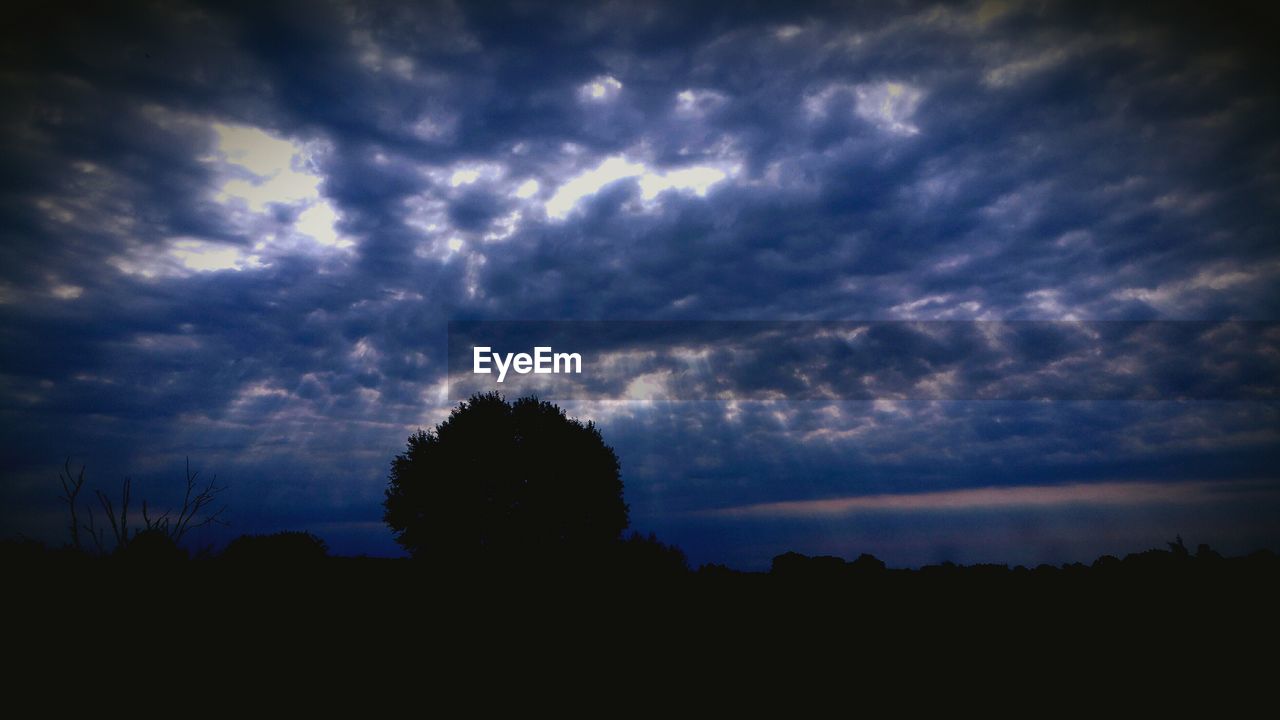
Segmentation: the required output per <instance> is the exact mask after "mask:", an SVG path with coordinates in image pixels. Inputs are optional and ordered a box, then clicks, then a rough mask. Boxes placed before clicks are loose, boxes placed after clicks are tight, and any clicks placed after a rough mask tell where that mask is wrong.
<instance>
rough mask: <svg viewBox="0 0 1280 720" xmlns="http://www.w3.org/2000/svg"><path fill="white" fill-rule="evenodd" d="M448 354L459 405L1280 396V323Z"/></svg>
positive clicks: (616, 333)
mask: <svg viewBox="0 0 1280 720" xmlns="http://www.w3.org/2000/svg"><path fill="white" fill-rule="evenodd" d="M448 352H449V378H448V393H449V397H450V399H451V400H454V401H457V400H461V399H465V398H466V397H468V396H470V395H472V394H473V393H476V392H487V391H492V390H497V391H501V392H503V393H504V394H507V395H512V396H515V395H528V394H536V395H538V396H539V397H542V398H544V399H547V400H558V399H562V400H569V399H582V400H722V401H733V400H752V401H758V400H1029V401H1055V400H1126V401H1131V400H1159V401H1170V400H1276V399H1280V323H1275V322H1254V321H1222V322H1215V321H1138V322H1129V321H874V322H852V321H850V322H818V321H765V322H757V321H548V322H532V321H458V322H451V323H449V347H448ZM477 368H479V369H482V370H488V372H481V373H477V372H475V370H476V369H477ZM499 379H501V382H499Z"/></svg>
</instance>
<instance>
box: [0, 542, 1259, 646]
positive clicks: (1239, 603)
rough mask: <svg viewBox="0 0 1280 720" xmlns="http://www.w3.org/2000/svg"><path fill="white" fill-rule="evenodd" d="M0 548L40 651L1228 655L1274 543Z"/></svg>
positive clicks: (1254, 641) (1242, 630) (1250, 637)
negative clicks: (982, 557) (344, 648)
mask: <svg viewBox="0 0 1280 720" xmlns="http://www.w3.org/2000/svg"><path fill="white" fill-rule="evenodd" d="M5 550H6V552H5V558H4V562H5V566H6V567H5V575H6V576H7V578H8V579H9V582H8V583H6V585H7V589H6V591H5V594H6V595H7V599H8V602H7V604H8V606H9V610H8V611H7V612H8V613H9V615H10V617H11V618H13V619H15V620H16V622H13V623H11V626H10V628H11V631H12V632H11V636H10V637H11V639H13V640H17V639H18V638H19V637H22V636H26V641H25V642H27V643H29V644H28V645H27V646H26V647H27V649H28V650H32V651H35V652H37V653H40V652H49V653H51V654H53V655H57V654H60V653H65V652H66V647H67V646H66V645H59V644H58V643H59V642H63V643H70V644H71V646H73V647H83V646H85V645H86V644H97V643H99V642H107V643H108V644H110V642H122V643H123V642H125V638H129V639H130V640H129V642H138V643H142V644H143V645H145V644H146V643H147V642H148V638H153V639H154V641H155V642H163V643H164V644H165V645H166V646H170V645H171V644H172V643H173V642H180V643H181V644H183V646H184V647H187V648H189V649H190V650H191V651H195V649H196V648H204V649H205V651H210V652H212V651H223V650H227V649H229V648H240V649H245V648H253V647H263V646H266V647H273V648H276V649H278V650H280V649H285V648H294V649H296V648H299V647H310V646H316V645H319V646H324V647H337V646H340V645H346V644H350V643H355V644H365V643H371V644H382V643H387V644H391V645H396V646H402V647H406V648H411V647H415V646H416V643H417V642H424V643H426V644H427V646H430V647H433V648H436V650H439V649H441V648H444V647H450V648H453V651H457V652H460V653H462V655H467V654H469V653H480V654H483V653H485V652H487V651H486V648H489V649H493V648H495V647H497V646H498V645H502V644H504V643H510V642H515V641H517V640H519V641H520V642H522V643H529V642H535V643H551V644H552V645H555V646H557V647H562V646H566V645H576V644H581V645H582V646H584V647H585V646H594V647H596V648H597V649H598V650H600V651H603V650H604V649H606V648H609V647H616V648H621V649H626V650H628V651H642V650H646V649H647V650H650V651H659V652H661V651H663V648H664V647H665V648H668V650H670V649H672V648H676V647H681V648H695V649H697V650H696V652H709V653H715V654H719V653H723V652H725V651H726V650H727V649H728V648H744V649H752V648H754V651H759V650H760V649H761V648H765V647H791V648H793V649H794V650H795V651H797V652H804V651H803V648H810V649H812V648H814V647H826V648H828V649H838V648H843V650H838V651H839V652H849V653H855V654H859V655H863V654H865V653H868V652H873V650H874V651H875V652H888V653H890V654H903V655H907V654H911V653H913V652H915V650H913V648H915V649H918V648H920V647H923V646H929V647H933V648H935V649H937V648H941V649H942V652H943V654H952V653H959V654H960V655H963V654H964V652H966V650H965V648H969V649H972V648H975V647H993V646H1001V647H1004V648H1006V649H1013V648H1022V649H1023V651H1025V652H1028V653H1032V654H1039V653H1042V652H1043V651H1044V650H1045V649H1046V648H1059V649H1060V652H1063V653H1066V652H1072V653H1075V652H1082V653H1086V654H1088V655H1090V656H1092V657H1093V658H1094V659H1093V661H1094V662H1112V661H1116V660H1117V656H1116V653H1120V655H1121V656H1123V655H1124V654H1126V653H1135V654H1141V655H1145V656H1148V657H1153V656H1159V655H1160V654H1161V653H1165V652H1168V653H1172V654H1173V655H1180V654H1182V653H1185V652H1188V651H1189V650H1188V649H1189V648H1192V647H1200V648H1204V647H1209V648H1217V652H1218V653H1220V654H1219V655H1215V658H1216V659H1215V660H1214V662H1215V663H1218V664H1219V665H1220V664H1222V663H1224V662H1233V661H1235V660H1238V659H1239V657H1238V655H1239V653H1240V652H1241V648H1248V647H1253V648H1255V649H1256V650H1258V651H1261V652H1263V653H1264V655H1265V656H1267V657H1273V656H1274V652H1275V651H1274V645H1273V644H1272V643H1273V641H1274V640H1275V639H1276V628H1277V608H1280V603H1278V602H1277V601H1280V557H1277V556H1276V555H1275V554H1274V553H1270V552H1259V553H1255V554H1252V555H1250V556H1247V557H1237V558H1223V557H1220V556H1218V555H1217V554H1216V553H1213V552H1212V551H1207V552H1206V551H1205V550H1202V551H1201V552H1200V553H1198V554H1196V553H1188V552H1186V551H1185V550H1183V549H1181V548H1180V547H1173V548H1172V549H1171V550H1150V551H1147V552H1143V553H1136V554H1133V555H1129V556H1127V557H1125V558H1123V559H1117V558H1111V557H1105V558H1102V559H1099V560H1098V561H1096V562H1094V563H1093V564H1091V565H1083V564H1075V565H1067V566H1062V567H1053V566H1047V565H1045V566H1040V567H1038V568H1032V569H1027V568H1022V567H1017V568H1012V569H1011V568H1008V567H1006V566H996V565H977V566H956V565H950V564H944V565H937V566H927V567H924V568H920V569H915V570H908V569H890V568H886V567H884V565H883V564H882V563H880V562H879V561H878V560H876V559H874V558H871V557H870V556H863V557H861V558H859V559H857V560H855V561H853V562H845V561H843V560H841V559H837V558H829V557H825V558H809V557H805V556H803V555H798V554H794V553H788V554H785V555H781V556H778V557H777V558H775V560H774V563H773V567H772V569H771V571H769V572H765V573H744V572H736V571H733V570H729V569H726V568H722V567H717V566H704V567H703V568H701V569H699V570H698V571H687V570H685V569H684V567H683V565H681V564H680V563H678V562H672V561H671V558H670V557H669V556H667V557H655V556H650V557H636V556H630V557H623V558H621V559H615V560H616V562H615V563H613V564H596V565H587V566H577V567H568V566H560V567H559V568H556V569H551V568H548V567H546V566H543V567H541V568H538V569H536V570H535V569H531V567H530V566H529V565H525V566H524V567H520V568H512V567H507V568H505V569H502V570H498V569H489V570H485V571H481V570H476V569H475V568H469V569H467V570H458V569H453V570H444V569H441V568H440V567H439V566H433V565H431V564H429V563H425V562H421V561H415V560H409V559H374V558H343V557H314V556H313V557H309V558H302V559H299V558H294V559H292V560H290V559H289V558H285V557H278V556H277V557H260V558H244V557H241V558H238V559H236V558H226V557H207V558H196V559H184V558H181V557H176V558H175V557H170V558H167V559H157V558H147V559H138V558H120V557H90V556H86V555H83V554H80V553H75V552H71V551H65V550H47V549H43V548H39V547H38V546H32V545H23V544H20V543H19V544H15V543H11V544H9V545H7V546H6V548H5ZM113 639H114V640H113ZM922 644H924V645H922ZM1103 649H1106V651H1105V652H1103ZM433 652H435V651H433ZM730 654H732V653H730ZM1173 655H1171V656H1170V657H1171V659H1172V657H1173ZM929 657H930V658H934V659H936V656H935V655H933V654H932V651H931V653H930V655H929ZM686 659H688V658H686ZM932 661H933V660H931V659H929V658H923V657H922V658H916V659H915V660H913V662H932Z"/></svg>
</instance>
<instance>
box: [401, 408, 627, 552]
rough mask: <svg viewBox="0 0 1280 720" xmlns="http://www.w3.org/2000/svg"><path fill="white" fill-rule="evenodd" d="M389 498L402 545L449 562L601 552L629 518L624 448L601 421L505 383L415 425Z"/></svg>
mask: <svg viewBox="0 0 1280 720" xmlns="http://www.w3.org/2000/svg"><path fill="white" fill-rule="evenodd" d="M384 507H385V509H386V514H385V516H384V517H385V520H386V522H387V524H388V525H389V526H391V529H392V530H393V531H394V533H395V538H396V541H397V542H399V543H400V545H401V546H403V547H404V548H405V549H406V550H408V551H409V553H411V554H412V555H413V556H414V557H418V558H428V559H431V560H434V561H438V562H443V563H448V564H459V563H474V562H488V561H510V560H531V559H535V558H540V559H545V560H548V561H561V560H566V559H570V558H582V557H585V556H590V555H597V554H599V553H600V552H602V551H605V550H608V549H613V548H614V547H616V544H617V541H618V538H619V535H620V534H621V532H622V531H623V530H624V529H625V528H626V527H627V505H626V503H624V502H623V500H622V480H621V476H620V469H619V464H618V457H617V455H615V454H614V452H613V449H612V448H610V447H609V446H608V445H606V444H605V443H604V440H603V438H602V437H601V436H600V431H599V430H598V429H596V427H595V425H594V424H593V423H590V422H587V423H583V422H580V421H578V420H576V419H573V418H569V417H568V416H566V415H565V413H564V411H563V410H561V409H560V408H559V407H557V406H556V405H553V404H551V403H548V402H542V401H539V400H538V399H536V398H521V399H519V400H516V401H515V402H513V403H508V402H507V401H505V400H504V399H503V397H502V396H501V395H499V394H498V393H488V394H477V395H474V396H472V397H471V398H470V399H469V400H467V401H465V402H462V403H460V404H459V405H458V407H456V408H454V410H453V412H452V413H451V414H450V415H449V418H448V419H447V420H445V421H444V422H443V423H440V424H439V425H437V426H436V427H435V429H434V430H433V431H428V432H424V431H421V430H419V431H418V432H417V433H414V434H413V435H411V436H410V437H409V441H408V448H407V449H406V451H405V452H404V453H403V454H401V455H398V456H396V458H395V460H394V461H393V462H392V463H391V473H390V476H389V482H388V487H387V491H386V501H385V503H384Z"/></svg>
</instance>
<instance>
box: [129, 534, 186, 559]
mask: <svg viewBox="0 0 1280 720" xmlns="http://www.w3.org/2000/svg"><path fill="white" fill-rule="evenodd" d="M115 557H116V558H119V559H120V560H123V561H125V562H128V563H137V564H145V565H153V564H168V563H177V562H182V561H183V560H186V559H187V551H186V550H183V549H182V548H181V547H179V546H178V542H177V541H176V540H174V539H173V536H172V535H170V534H169V533H167V532H165V531H163V530H160V529H157V528H151V529H147V530H140V531H138V532H137V533H135V534H134V535H133V537H131V538H130V539H129V541H128V542H127V543H125V544H123V545H120V546H118V547H117V548H116V551H115Z"/></svg>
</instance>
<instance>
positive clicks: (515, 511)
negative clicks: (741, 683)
mask: <svg viewBox="0 0 1280 720" xmlns="http://www.w3.org/2000/svg"><path fill="white" fill-rule="evenodd" d="M60 488H61V491H62V492H61V497H62V499H63V501H64V504H65V506H66V511H67V525H66V528H67V536H66V539H65V541H64V542H63V543H62V544H60V545H49V544H46V543H42V542H39V541H35V540H30V539H9V540H5V541H0V571H2V572H3V577H4V579H5V580H6V584H5V588H6V599H7V600H8V601H9V603H10V606H11V608H13V609H11V610H10V611H9V617H10V618H15V619H20V620H22V622H21V623H19V625H20V626H21V628H24V629H25V628H30V629H33V630H35V631H37V632H41V633H45V634H46V635H47V636H48V637H46V639H44V640H38V641H37V646H38V647H44V646H45V645H48V646H50V647H56V648H61V647H77V646H79V645H80V644H81V643H82V642H83V638H84V635H85V633H86V632H92V633H98V634H102V633H107V631H108V630H109V631H110V632H109V633H108V634H119V633H129V632H136V631H138V630H139V629H140V628H152V627H171V628H180V629H181V633H182V637H183V640H182V641H181V642H182V645H183V647H184V649H186V648H187V647H188V646H190V645H193V644H194V645H200V644H201V643H207V644H213V643H223V642H225V641H226V638H230V637H239V638H241V641H242V642H245V643H247V644H254V643H257V642H258V641H259V639H260V638H262V637H268V638H272V639H273V640H272V641H273V642H278V643H292V644H295V645H299V646H303V645H308V644H314V643H316V642H318V639H323V642H324V643H326V644H332V643H338V642H340V641H342V640H343V639H347V640H351V639H356V640H360V639H362V638H365V637H368V636H372V637H378V638H382V639H384V640H386V641H387V642H389V643H392V644H396V645H399V646H400V649H404V648H417V647H423V648H425V647H432V648H435V647H440V646H450V647H452V648H453V649H454V652H456V653H458V656H459V657H470V655H468V653H469V652H471V650H470V649H471V648H485V647H488V646H489V645H490V644H502V645H506V644H509V643H510V642H511V641H512V639H513V638H524V639H528V638H529V637H530V636H531V635H532V636H534V640H533V641H531V644H532V646H534V647H540V648H546V647H557V646H559V645H562V644H563V643H564V642H565V637H566V633H576V634H577V635H578V636H579V638H580V639H585V640H584V641H585V642H586V643H588V644H590V645H593V646H594V650H593V655H592V656H598V657H602V658H603V657H612V656H613V655H614V654H616V653H617V652H618V650H619V649H620V648H637V649H639V648H645V647H648V648H650V649H652V650H654V651H655V652H665V653H668V654H670V653H671V652H672V650H671V648H672V647H675V646H677V645H685V646H688V645H690V644H692V645H695V646H698V647H710V646H715V647H717V648H721V649H723V650H726V651H728V652H730V653H733V652H737V651H741V653H742V654H743V656H744V657H747V656H753V655H758V654H759V651H760V648H761V647H765V646H771V645H784V646H785V645H788V644H796V643H799V644H800V646H801V647H805V646H806V644H812V643H825V644H828V645H831V644H833V643H836V642H837V639H838V640H839V643H841V646H840V651H841V652H864V653H866V652H870V651H869V650H865V649H864V648H867V647H870V645H869V643H873V642H874V643H877V645H878V647H879V648H880V650H879V651H877V652H880V653H883V657H885V658H892V657H897V655H896V654H895V653H898V652H899V651H900V649H902V648H906V649H907V650H908V652H906V654H904V655H903V657H902V658H901V661H902V662H914V661H915V658H913V657H911V656H910V653H909V649H910V648H911V647H913V646H912V645H911V643H912V642H928V643H929V644H930V645H932V646H935V647H936V646H937V645H938V643H939V642H940V641H942V642H946V643H954V644H956V645H957V646H964V647H968V646H982V645H983V644H986V643H990V642H991V640H992V639H993V638H1003V639H1004V640H1006V641H1008V642H1011V643H1013V644H1015V645H1017V644H1019V643H1024V642H1027V641H1029V640H1028V639H1029V638H1034V641H1035V642H1037V643H1041V644H1045V643H1047V644H1049V645H1053V644H1054V643H1062V644H1069V643H1079V642H1080V638H1084V637H1092V638H1102V637H1104V636H1105V637H1111V638H1116V637H1123V638H1126V642H1129V641H1133V642H1141V643H1144V644H1145V645H1144V646H1145V647H1151V648H1162V647H1164V646H1165V645H1167V644H1170V643H1183V642H1185V641H1187V640H1188V639H1189V638H1193V637H1200V638H1201V639H1209V640H1216V639H1219V638H1223V637H1246V636H1254V635H1260V634H1262V633H1265V632H1270V631H1271V630H1273V629H1274V628H1275V625H1276V619H1275V617H1276V614H1275V613H1274V607H1276V603H1277V601H1280V590H1278V588H1280V582H1278V581H1280V558H1278V557H1277V555H1276V554H1275V553H1273V552H1271V551H1259V552H1255V553H1252V554H1249V555H1246V556H1242V557H1230V558H1228V557H1223V556H1222V555H1221V554H1219V553H1218V552H1215V551H1214V550H1213V549H1211V548H1210V547H1208V546H1207V545H1200V546H1199V547H1197V549H1196V550H1195V551H1191V550H1190V549H1189V548H1188V547H1187V546H1186V545H1185V544H1184V543H1183V541H1182V538H1180V537H1179V538H1177V539H1175V540H1174V541H1173V542H1171V543H1169V544H1168V546H1167V547H1165V548H1160V549H1151V550H1146V551H1142V552H1136V553H1133V554H1129V555H1126V556H1124V557H1123V558H1118V557H1112V556H1104V557H1101V558H1098V559H1097V560H1095V561H1093V562H1092V563H1089V564H1083V563H1068V564H1064V565H1047V564H1045V565H1039V566H1036V567H1029V568H1028V567H1022V566H1015V567H1009V566H1007V565H992V564H979V565H958V564H954V563H949V562H944V563H941V564H935V565H926V566H924V567H920V568H916V569H910V568H891V567H888V566H887V565H886V563H884V562H883V561H881V560H880V559H878V558H875V557H873V556H871V555H868V554H863V555H860V556H858V557H856V558H853V559H851V560H846V559H844V558H838V557H831V556H817V557H810V556H806V555H802V554H799V553H795V552H787V553H783V554H780V555H778V556H776V557H775V558H773V561H772V564H771V566H770V568H769V569H768V570H767V571H755V572H751V571H742V570H738V569H732V568H729V567H726V566H724V565H719V564H714V563H713V564H706V565H702V566H701V567H697V568H693V567H691V566H690V563H689V562H688V559H687V557H686V556H685V554H684V552H683V551H682V550H681V549H680V548H678V547H676V546H674V545H671V544H668V543H665V542H663V541H662V540H660V539H659V538H658V537H656V536H655V535H653V534H647V535H644V534H641V533H638V532H635V531H630V532H629V533H628V528H629V513H628V508H627V506H626V504H625V502H623V494H622V489H623V488H622V480H621V463H620V462H619V459H618V458H617V456H616V454H615V453H614V451H613V449H612V448H610V447H609V446H608V445H607V444H605V443H604V441H603V438H602V437H601V434H600V432H599V430H598V429H597V428H596V427H595V426H594V425H593V424H591V423H589V422H587V423H584V422H581V421H579V420H576V419H573V418H569V417H568V416H567V415H566V414H565V413H564V411H563V410H561V409H560V408H558V407H556V406H554V405H552V404H550V403H546V402H541V401H538V400H537V399H535V398H522V399H520V400H516V401H514V402H508V401H506V400H505V399H504V398H502V397H501V396H500V395H497V394H486V395H477V396H474V397H472V398H470V399H469V400H468V401H466V402H464V403H461V404H460V405H459V406H458V407H457V408H455V409H454V411H453V412H452V413H451V415H450V417H449V418H448V419H447V420H446V421H445V422H443V423H440V424H439V425H437V426H436V427H435V428H433V429H432V430H430V431H419V432H417V433H415V434H414V435H412V436H410V438H409V441H408V444H407V447H406V450H405V452H404V453H402V454H400V455H398V456H396V458H395V459H394V460H393V461H392V463H391V467H390V472H389V476H388V485H387V492H386V499H385V502H384V506H383V510H384V512H385V514H384V520H385V521H386V523H387V525H388V527H389V528H390V530H391V531H392V533H393V535H394V537H395V538H396V540H397V541H398V542H399V543H400V545H401V546H402V547H403V548H404V549H405V551H406V553H407V555H408V557H402V558H374V557H344V556H340V555H334V554H332V553H331V552H330V551H329V548H328V546H327V545H326V543H325V541H324V540H323V539H322V538H320V537H318V536H317V535H314V534H311V533H309V532H277V533H269V534H259V535H242V536H240V537H237V538H236V539H234V540H232V541H231V542H230V543H229V544H227V545H226V546H225V547H224V548H222V549H221V550H220V551H215V550H213V549H211V548H203V549H195V550H194V551H193V550H192V549H191V541H192V537H193V536H192V535H191V534H190V533H189V531H190V530H192V529H194V528H197V527H201V526H208V525H213V524H222V523H223V522H224V519H223V508H222V507H220V506H219V505H218V502H217V500H218V498H219V495H220V493H221V492H222V487H221V486H219V485H217V484H216V483H215V482H214V481H212V480H208V481H203V480H200V479H199V477H198V473H196V472H192V471H191V469H190V465H189V464H188V465H187V468H186V474H185V478H184V482H183V484H182V485H180V486H179V493H178V494H177V496H176V497H177V498H181V502H180V503H179V502H177V501H176V500H175V502H173V503H172V506H171V507H172V509H171V510H169V511H168V512H161V511H157V510H156V509H155V507H154V506H153V505H151V504H150V503H149V502H146V501H143V502H142V503H141V504H140V507H138V508H135V505H136V503H135V502H134V499H133V498H132V497H131V495H132V487H131V484H130V482H129V481H128V480H125V481H124V483H123V484H122V485H121V487H120V489H119V491H118V492H119V494H118V495H112V496H109V495H108V494H107V493H104V492H102V491H100V490H95V491H94V492H93V493H92V495H90V494H89V493H88V492H87V490H86V489H87V488H88V485H87V482H86V480H85V473H84V470H83V469H81V470H80V471H79V472H77V473H74V474H73V472H72V469H71V466H70V463H69V462H67V463H65V464H64V466H63V472H62V473H61V475H60ZM88 498H92V501H91V500H89V499H88ZM102 618H110V619H111V620H110V621H109V622H107V621H103V620H102ZM54 636H56V639H49V638H51V637H54ZM223 636H225V637H223ZM450 639H451V640H450ZM664 643H665V644H669V646H667V645H664ZM801 652H807V650H802V651H801ZM784 656H785V655H784ZM780 657H781V656H780ZM61 659H62V658H61V657H55V658H52V660H61ZM472 659H473V661H475V662H488V661H489V660H491V659H492V658H491V657H489V656H485V657H483V658H479V657H473V658H472Z"/></svg>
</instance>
